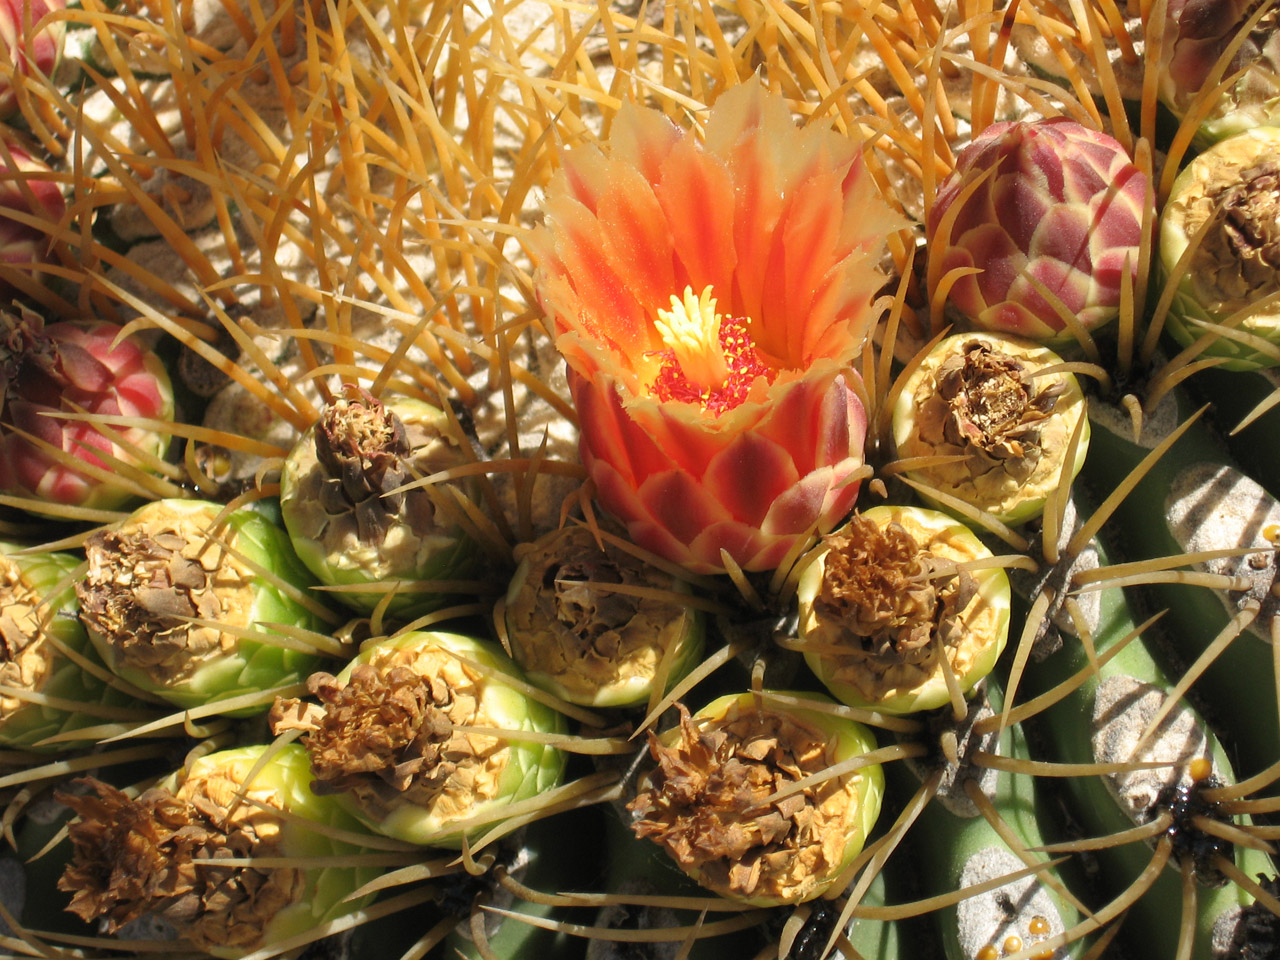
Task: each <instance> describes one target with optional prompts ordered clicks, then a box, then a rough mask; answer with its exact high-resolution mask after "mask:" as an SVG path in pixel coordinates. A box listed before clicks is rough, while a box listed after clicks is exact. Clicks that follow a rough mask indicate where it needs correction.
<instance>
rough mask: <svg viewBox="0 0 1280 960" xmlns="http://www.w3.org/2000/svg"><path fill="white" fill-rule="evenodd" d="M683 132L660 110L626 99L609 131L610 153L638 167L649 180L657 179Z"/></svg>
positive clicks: (617, 158)
mask: <svg viewBox="0 0 1280 960" xmlns="http://www.w3.org/2000/svg"><path fill="white" fill-rule="evenodd" d="M682 136H684V134H683V133H682V132H681V130H680V128H679V127H677V126H676V125H675V124H674V123H672V122H671V121H670V120H668V119H667V118H666V117H664V116H663V115H662V114H661V113H660V112H658V111H657V110H650V109H647V108H645V107H640V106H637V105H635V104H634V103H626V104H623V107H622V109H621V110H619V111H618V115H617V117H615V118H614V121H613V127H612V129H611V130H610V131H609V149H610V156H612V157H613V158H614V159H616V160H620V161H622V162H623V163H627V164H630V165H631V166H633V167H635V168H636V169H637V170H639V171H640V175H641V176H642V177H644V178H645V180H647V181H648V182H649V183H657V182H658V181H659V180H660V179H661V177H662V164H663V162H664V161H665V160H666V159H667V154H669V153H670V152H671V149H672V147H674V146H675V145H676V143H677V142H678V141H679V140H680V138H681V137H682Z"/></svg>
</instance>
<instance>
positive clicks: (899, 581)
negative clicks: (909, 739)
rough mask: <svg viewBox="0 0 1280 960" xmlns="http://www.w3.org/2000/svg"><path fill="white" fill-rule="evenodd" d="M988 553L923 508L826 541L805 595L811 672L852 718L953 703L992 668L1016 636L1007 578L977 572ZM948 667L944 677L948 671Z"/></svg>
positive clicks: (880, 517)
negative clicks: (857, 710) (973, 565)
mask: <svg viewBox="0 0 1280 960" xmlns="http://www.w3.org/2000/svg"><path fill="white" fill-rule="evenodd" d="M990 557H991V551H990V550H988V549H987V548H986V547H985V546H984V545H983V543H982V542H981V541H980V540H978V538H977V537H976V536H974V535H973V532H972V531H970V530H969V529H968V528H967V527H965V526H964V525H963V524H961V523H959V522H958V521H956V520H954V519H952V518H951V517H948V516H946V515H945V514H942V513H939V512H938V511H936V510H928V509H925V508H922V507H895V506H881V507H874V508H872V509H870V510H868V511H866V512H865V513H863V514H857V515H855V517H854V518H853V520H852V521H851V522H850V524H849V525H848V526H847V527H846V528H845V529H843V530H841V531H839V532H838V533H837V534H835V535H833V536H831V537H828V538H827V543H826V544H824V546H823V548H822V550H821V552H820V553H819V555H818V556H817V558H816V560H815V561H814V562H813V563H810V564H808V565H807V567H806V569H805V570H804V571H803V573H802V574H801V576H800V582H799V584H798V585H797V598H798V600H799V624H798V627H799V639H800V647H801V649H802V650H803V651H804V657H805V662H806V663H807V664H808V665H809V668H810V669H811V670H812V671H813V672H814V673H815V674H816V675H817V677H818V679H820V680H821V681H822V682H823V684H825V685H826V687H827V688H828V690H830V691H831V693H832V694H834V695H835V697H836V698H837V699H838V700H840V701H841V702H843V703H845V704H848V705H850V706H857V707H870V708H872V709H877V710H884V711H887V712H890V713H914V712H917V711H920V710H931V709H933V708H935V707H939V706H941V705H942V704H944V703H946V702H947V701H948V699H949V698H950V697H951V692H950V691H951V688H952V685H951V684H949V683H948V682H947V679H946V672H945V671H946V670H948V669H949V670H950V672H951V673H952V675H953V676H954V677H955V679H956V680H957V681H958V683H959V688H960V690H961V691H962V692H968V691H969V690H972V689H973V688H974V686H975V685H976V684H977V683H978V681H979V680H981V679H982V678H983V677H984V676H986V675H987V673H989V672H990V670H991V668H992V667H993V666H994V665H995V661H996V659H997V658H998V657H999V655H1000V651H1001V650H1003V649H1004V646H1005V643H1006V642H1007V640H1008V633H1009V604H1010V590H1009V578H1008V576H1007V575H1006V574H1005V572H1004V571H1003V570H1000V569H983V570H975V571H972V572H970V571H969V570H967V569H966V564H967V563H969V562H972V561H981V560H987V559H989V558H990ZM944 665H945V667H944Z"/></svg>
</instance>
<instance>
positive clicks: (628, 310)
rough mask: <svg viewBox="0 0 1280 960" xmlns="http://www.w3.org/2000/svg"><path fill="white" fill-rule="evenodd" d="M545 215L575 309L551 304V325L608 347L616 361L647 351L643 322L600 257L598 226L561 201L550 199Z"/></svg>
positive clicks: (622, 282)
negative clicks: (617, 356) (574, 298)
mask: <svg viewBox="0 0 1280 960" xmlns="http://www.w3.org/2000/svg"><path fill="white" fill-rule="evenodd" d="M546 212H547V217H548V219H549V220H551V221H552V222H553V223H554V232H555V236H556V243H555V254H556V257H557V258H558V260H559V263H560V264H561V265H562V267H563V272H564V274H565V275H566V276H567V277H568V279H569V282H570V284H571V285H572V287H573V290H574V292H575V294H576V295H577V298H578V300H579V303H580V309H578V310H577V311H570V310H569V309H568V306H569V305H567V304H561V303H557V304H555V306H556V308H557V311H558V315H557V317H556V322H557V323H558V324H560V325H562V326H565V327H568V328H570V329H574V328H578V329H581V330H583V331H584V332H585V333H586V334H587V335H588V336H590V337H592V338H593V339H596V340H601V341H604V342H606V343H608V344H609V345H610V346H611V347H612V348H614V349H616V350H618V351H619V353H620V355H621V356H626V355H627V354H629V353H640V352H643V351H645V350H648V349H649V329H648V328H649V323H648V316H647V314H646V312H645V311H644V309H643V308H642V307H641V306H640V304H639V303H638V302H637V301H636V298H635V296H634V295H633V294H632V292H631V290H630V288H629V284H628V282H627V279H626V278H625V277H624V276H622V275H619V274H618V273H616V272H615V271H614V269H613V265H612V264H611V263H610V261H609V258H608V257H607V256H606V255H605V252H604V248H605V240H604V231H603V229H602V228H601V226H600V221H599V220H597V219H596V218H595V217H594V216H592V215H591V212H590V211H589V210H587V209H586V207H584V206H583V205H582V204H581V203H579V202H578V201H576V200H573V199H571V198H569V197H564V196H561V197H555V198H549V199H548V200H547V202H546Z"/></svg>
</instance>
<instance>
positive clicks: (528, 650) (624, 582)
mask: <svg viewBox="0 0 1280 960" xmlns="http://www.w3.org/2000/svg"><path fill="white" fill-rule="evenodd" d="M678 584H679V581H677V580H676V579H675V578H674V577H672V576H671V575H670V574H666V573H663V572H662V571H660V570H658V569H657V568H655V567H653V566H651V565H649V564H646V563H644V562H643V561H641V560H639V559H638V558H636V557H635V556H633V555H632V554H630V553H628V552H626V551H625V550H622V549H620V548H619V547H617V546H614V545H613V544H612V543H608V542H605V543H604V547H603V549H601V547H600V545H599V544H597V542H596V538H595V536H594V534H593V533H592V532H591V531H590V530H587V529H585V528H580V527H579V528H570V529H565V530H561V531H557V532H556V533H554V534H551V535H549V536H548V537H546V538H545V539H544V540H542V541H540V542H539V543H537V544H534V545H533V546H532V548H531V549H530V550H529V551H528V552H526V553H524V554H523V555H522V556H521V558H520V567H519V569H518V570H517V572H516V575H515V577H514V578H513V579H512V585H511V589H509V590H508V593H507V599H506V607H505V613H504V616H505V623H506V627H507V634H508V637H509V639H510V643H511V651H512V655H513V656H514V658H515V660H516V662H517V663H519V664H520V665H521V667H523V668H524V670H525V672H526V673H527V674H528V675H529V678H530V680H531V682H534V683H542V682H543V681H544V680H545V682H546V685H547V688H548V689H552V690H553V691H554V692H556V693H558V694H559V695H560V696H562V697H564V698H566V699H569V700H570V701H572V702H575V703H585V704H594V705H600V706H613V705H622V704H623V703H625V702H634V701H636V700H642V699H644V698H645V697H646V696H647V695H648V693H647V691H648V690H649V689H650V687H651V686H652V684H651V681H652V679H653V677H654V676H655V674H656V673H657V671H658V667H659V664H660V663H661V661H662V658H663V656H664V655H665V654H666V652H667V650H668V649H669V648H670V647H671V646H672V645H673V644H677V645H679V646H678V648H677V650H676V651H675V652H674V654H673V656H675V658H676V661H675V662H673V664H672V669H673V672H674V671H678V669H679V668H680V667H682V666H683V665H684V661H686V660H688V659H689V657H688V655H687V654H688V653H689V651H688V648H689V647H691V646H693V645H694V644H695V643H697V642H698V641H700V639H701V632H700V631H701V627H700V624H699V623H698V618H697V616H696V615H695V613H694V611H692V610H690V609H689V608H687V607H685V606H683V605H682V604H680V603H679V602H677V600H676V599H675V597H671V598H667V597H663V596H653V595H648V596H643V595H637V594H636V593H632V592H629V591H630V590H642V591H644V590H647V591H649V592H650V593H654V592H665V593H667V594H671V593H672V592H673V590H674V589H675V588H676V586H677V585H678ZM614 585H616V586H618V587H621V588H622V589H620V590H615V589H611V587H612V586H614ZM615 696H616V697H617V698H618V699H617V700H616V702H615Z"/></svg>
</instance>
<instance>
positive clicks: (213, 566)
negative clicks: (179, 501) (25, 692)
mask: <svg viewBox="0 0 1280 960" xmlns="http://www.w3.org/2000/svg"><path fill="white" fill-rule="evenodd" d="M193 534H194V535H193ZM85 554H86V556H87V557H88V559H89V570H88V574H87V575H86V577H85V579H84V580H83V581H81V582H80V583H78V584H77V585H76V593H77V595H78V596H79V598H80V605H81V618H82V619H83V620H84V622H85V625H86V626H87V627H88V628H89V629H90V631H91V632H93V633H95V634H97V635H98V636H100V637H103V638H105V639H106V640H107V642H109V643H110V644H111V646H112V647H113V648H114V650H115V652H116V657H117V659H118V660H119V662H122V663H125V664H127V665H129V666H131V667H136V668H138V669H141V670H144V671H146V672H147V673H148V674H149V675H151V676H152V677H154V678H155V679H156V681H157V682H162V683H163V682H169V681H174V680H182V679H185V678H187V677H190V676H191V675H192V674H193V673H194V672H195V671H196V670H197V669H198V668H199V666H200V665H201V664H202V663H203V662H205V661H207V660H209V659H211V658H213V657H216V656H218V655H219V654H222V653H226V652H227V651H230V650H231V649H233V648H234V646H235V644H236V638H235V636H234V635H232V634H230V633H226V632H223V631H222V630H220V629H218V628H217V627H214V626H201V625H197V624H191V623H188V622H187V620H186V619H185V618H192V617H194V618H198V619H201V620H208V621H213V622H219V623H239V624H241V625H247V620H248V616H247V613H248V608H249V605H250V603H251V602H252V601H251V590H252V586H253V583H254V580H255V577H256V574H255V573H254V571H253V570H252V569H250V568H249V567H248V566H247V565H245V564H244V563H243V562H241V561H240V560H238V559H237V558H236V557H235V556H234V555H232V554H231V553H230V552H228V551H227V550H226V549H225V548H224V547H223V546H222V545H221V544H220V543H218V542H217V541H216V540H214V539H207V538H206V536H205V532H204V531H193V530H192V528H191V525H190V522H189V520H187V518H183V517H178V516H174V515H171V514H169V512H168V511H165V510H163V509H161V508H158V507H157V505H155V504H153V505H151V509H150V510H148V511H146V516H145V517H144V518H142V519H141V521H140V522H134V523H131V524H128V525H126V526H123V527H120V528H119V529H107V530H100V531H98V532H97V533H95V534H93V535H92V536H90V537H89V539H88V540H87V541H86V542H85Z"/></svg>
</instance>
